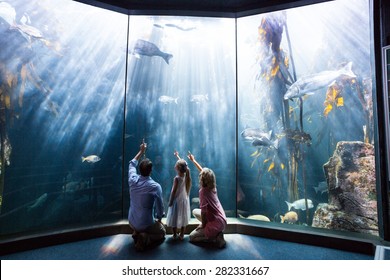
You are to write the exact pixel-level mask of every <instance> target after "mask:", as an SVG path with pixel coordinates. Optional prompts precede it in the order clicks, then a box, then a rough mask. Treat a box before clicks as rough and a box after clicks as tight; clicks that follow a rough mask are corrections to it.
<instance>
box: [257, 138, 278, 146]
mask: <svg viewBox="0 0 390 280" xmlns="http://www.w3.org/2000/svg"><path fill="white" fill-rule="evenodd" d="M252 146H255V147H259V146H264V147H272V148H275V149H277V148H278V147H279V139H275V140H274V141H271V139H268V138H267V137H260V138H254V139H253V141H252Z"/></svg>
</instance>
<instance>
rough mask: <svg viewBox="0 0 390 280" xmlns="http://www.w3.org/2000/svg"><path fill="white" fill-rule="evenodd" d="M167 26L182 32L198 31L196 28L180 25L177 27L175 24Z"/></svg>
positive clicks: (167, 24)
mask: <svg viewBox="0 0 390 280" xmlns="http://www.w3.org/2000/svg"><path fill="white" fill-rule="evenodd" d="M165 26H168V27H174V28H177V29H179V30H181V31H191V30H194V29H196V27H186V28H185V27H181V26H179V25H176V24H173V23H166V24H165Z"/></svg>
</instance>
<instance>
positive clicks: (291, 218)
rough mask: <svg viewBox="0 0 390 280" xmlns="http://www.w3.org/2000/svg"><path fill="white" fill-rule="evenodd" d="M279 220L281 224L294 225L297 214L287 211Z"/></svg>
mask: <svg viewBox="0 0 390 280" xmlns="http://www.w3.org/2000/svg"><path fill="white" fill-rule="evenodd" d="M280 220H281V221H280V222H281V223H284V222H287V223H289V224H294V223H296V222H297V221H298V214H297V212H294V211H289V212H287V213H286V214H284V216H283V215H280Z"/></svg>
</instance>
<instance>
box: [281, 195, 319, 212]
mask: <svg viewBox="0 0 390 280" xmlns="http://www.w3.org/2000/svg"><path fill="white" fill-rule="evenodd" d="M286 203H287V206H288V211H290V210H291V208H294V209H296V210H306V204H305V199H304V198H302V199H298V200H296V201H294V202H293V203H290V202H288V201H286ZM307 206H308V207H309V209H311V208H313V207H314V205H313V202H312V201H311V200H310V199H308V200H307Z"/></svg>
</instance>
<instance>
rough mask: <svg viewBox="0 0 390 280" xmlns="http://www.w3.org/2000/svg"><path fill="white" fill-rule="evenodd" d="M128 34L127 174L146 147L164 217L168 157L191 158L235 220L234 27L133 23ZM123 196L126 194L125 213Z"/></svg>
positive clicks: (224, 23)
mask: <svg viewBox="0 0 390 280" xmlns="http://www.w3.org/2000/svg"><path fill="white" fill-rule="evenodd" d="M129 26H130V28H129V56H128V75H127V77H128V79H127V94H126V121H125V126H126V128H125V129H126V131H125V147H126V149H125V169H126V170H127V167H128V162H129V161H130V160H131V159H132V158H133V157H134V156H135V154H136V153H137V152H138V150H139V146H140V144H141V141H142V140H143V139H144V141H145V142H146V143H147V145H148V149H147V151H146V157H148V158H150V159H151V160H152V162H153V173H152V178H153V179H155V180H156V181H157V182H159V183H160V184H161V186H162V190H163V196H164V204H165V208H166V210H167V208H168V201H169V195H170V193H171V189H172V185H173V179H174V177H175V176H176V175H177V173H176V171H175V169H174V166H175V164H176V161H177V158H176V157H175V156H174V152H175V151H177V152H178V153H179V156H180V157H182V158H184V159H187V154H188V152H189V151H190V152H191V153H192V154H193V155H194V156H195V158H196V159H197V161H198V162H199V163H200V164H201V165H202V166H204V167H209V168H211V169H212V170H213V171H214V172H215V175H216V178H217V185H218V186H219V187H218V194H219V198H220V200H221V202H222V203H223V206H224V209H225V211H226V214H227V215H228V216H231V217H235V215H236V199H235V197H236V175H235V174H236V164H235V161H236V152H235V147H236V126H235V120H236V70H235V69H236V53H235V20H234V19H224V18H194V17H169V16H165V17H147V16H131V17H130V25H129ZM188 166H189V168H190V170H191V177H192V188H191V191H190V202H191V207H192V208H198V207H199V195H198V192H199V188H198V180H199V179H198V174H199V172H198V171H197V169H196V167H195V166H194V165H192V163H190V162H189V161H188ZM127 194H128V188H124V199H125V208H124V211H127V209H128V203H129V202H128V201H129V197H128V195H127Z"/></svg>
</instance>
